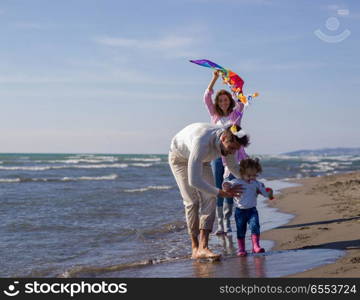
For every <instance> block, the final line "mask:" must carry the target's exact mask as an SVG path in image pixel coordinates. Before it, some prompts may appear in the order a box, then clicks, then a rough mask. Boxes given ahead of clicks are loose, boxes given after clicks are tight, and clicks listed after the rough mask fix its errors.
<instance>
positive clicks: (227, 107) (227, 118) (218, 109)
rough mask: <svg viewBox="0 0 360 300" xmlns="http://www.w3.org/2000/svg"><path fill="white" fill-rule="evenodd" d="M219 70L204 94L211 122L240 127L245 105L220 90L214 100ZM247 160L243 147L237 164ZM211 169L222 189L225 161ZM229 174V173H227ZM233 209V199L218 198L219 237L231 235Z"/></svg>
mask: <svg viewBox="0 0 360 300" xmlns="http://www.w3.org/2000/svg"><path fill="white" fill-rule="evenodd" d="M219 73H220V71H219V70H215V71H214V73H213V78H212V79H211V81H210V83H209V86H208V88H207V89H206V91H205V94H204V102H205V105H206V107H207V109H208V112H209V114H210V117H211V122H212V123H213V124H216V125H220V126H227V125H233V124H237V125H239V126H240V123H241V118H242V116H243V111H244V104H243V103H242V102H241V101H239V100H238V99H237V100H236V101H235V100H234V99H233V97H232V95H231V93H229V92H228V91H227V90H223V89H222V90H220V91H218V92H217V93H216V96H215V102H213V100H212V95H213V93H214V91H213V87H214V84H215V82H216V80H217V79H218V78H219ZM245 158H247V155H246V153H245V150H244V147H241V148H240V149H239V150H238V151H237V153H236V159H237V162H240V161H241V160H242V159H245ZM211 167H212V170H213V173H214V177H215V183H216V187H217V188H221V187H222V183H223V180H224V171H225V168H226V165H225V161H224V159H223V158H222V157H219V158H217V159H215V160H213V161H212V162H211ZM226 173H227V172H226ZM227 175H228V176H226V175H225V176H226V177H227V179H229V180H232V179H234V178H235V177H234V176H233V175H232V174H227ZM232 209H233V199H232V198H225V199H224V198H223V197H220V196H218V197H217V201H216V213H217V222H218V229H217V231H216V234H217V235H220V234H224V233H230V232H232V230H231V225H230V218H231V215H232Z"/></svg>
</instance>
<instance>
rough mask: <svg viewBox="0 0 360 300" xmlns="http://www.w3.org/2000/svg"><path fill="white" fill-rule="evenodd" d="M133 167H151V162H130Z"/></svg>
mask: <svg viewBox="0 0 360 300" xmlns="http://www.w3.org/2000/svg"><path fill="white" fill-rule="evenodd" d="M131 165H132V166H134V167H143V168H148V167H151V166H152V165H153V164H143V163H135V164H131Z"/></svg>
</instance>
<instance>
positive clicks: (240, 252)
mask: <svg viewBox="0 0 360 300" xmlns="http://www.w3.org/2000/svg"><path fill="white" fill-rule="evenodd" d="M238 246H239V250H238V253H237V256H246V255H247V252H246V251H245V238H242V239H238Z"/></svg>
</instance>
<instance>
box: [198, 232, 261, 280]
mask: <svg viewBox="0 0 360 300" xmlns="http://www.w3.org/2000/svg"><path fill="white" fill-rule="evenodd" d="M218 242H219V245H221V246H222V248H223V249H222V260H221V261H219V262H212V261H206V260H195V261H193V263H192V266H193V276H194V277H203V278H207V277H251V278H253V277H267V276H266V264H265V260H266V256H265V255H264V254H249V255H248V256H247V257H237V256H236V248H235V247H234V242H233V236H232V235H220V236H218ZM229 259H231V268H230V265H229V264H228V263H225V261H226V260H229Z"/></svg>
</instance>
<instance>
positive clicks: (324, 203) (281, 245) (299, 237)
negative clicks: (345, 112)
mask: <svg viewBox="0 0 360 300" xmlns="http://www.w3.org/2000/svg"><path fill="white" fill-rule="evenodd" d="M294 182H296V183H300V184H301V186H299V187H293V188H288V189H285V190H282V192H281V194H280V195H277V196H276V200H275V201H270V202H269V205H270V206H272V207H276V208H278V209H279V210H281V211H283V212H287V213H291V214H294V215H295V217H294V218H293V219H292V220H291V222H289V223H288V224H286V225H284V226H280V227H278V228H276V229H273V230H270V231H267V232H264V233H263V234H262V238H263V239H270V240H274V241H275V247H274V249H273V250H294V249H338V250H345V251H346V255H345V256H344V257H342V258H340V259H339V260H337V261H336V262H335V263H332V264H328V265H325V266H321V267H317V268H314V269H311V270H308V271H306V272H302V273H297V274H292V275H291V276H288V277H321V278H324V277H360V172H352V173H347V174H338V175H331V176H325V177H315V178H306V179H300V180H294Z"/></svg>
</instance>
